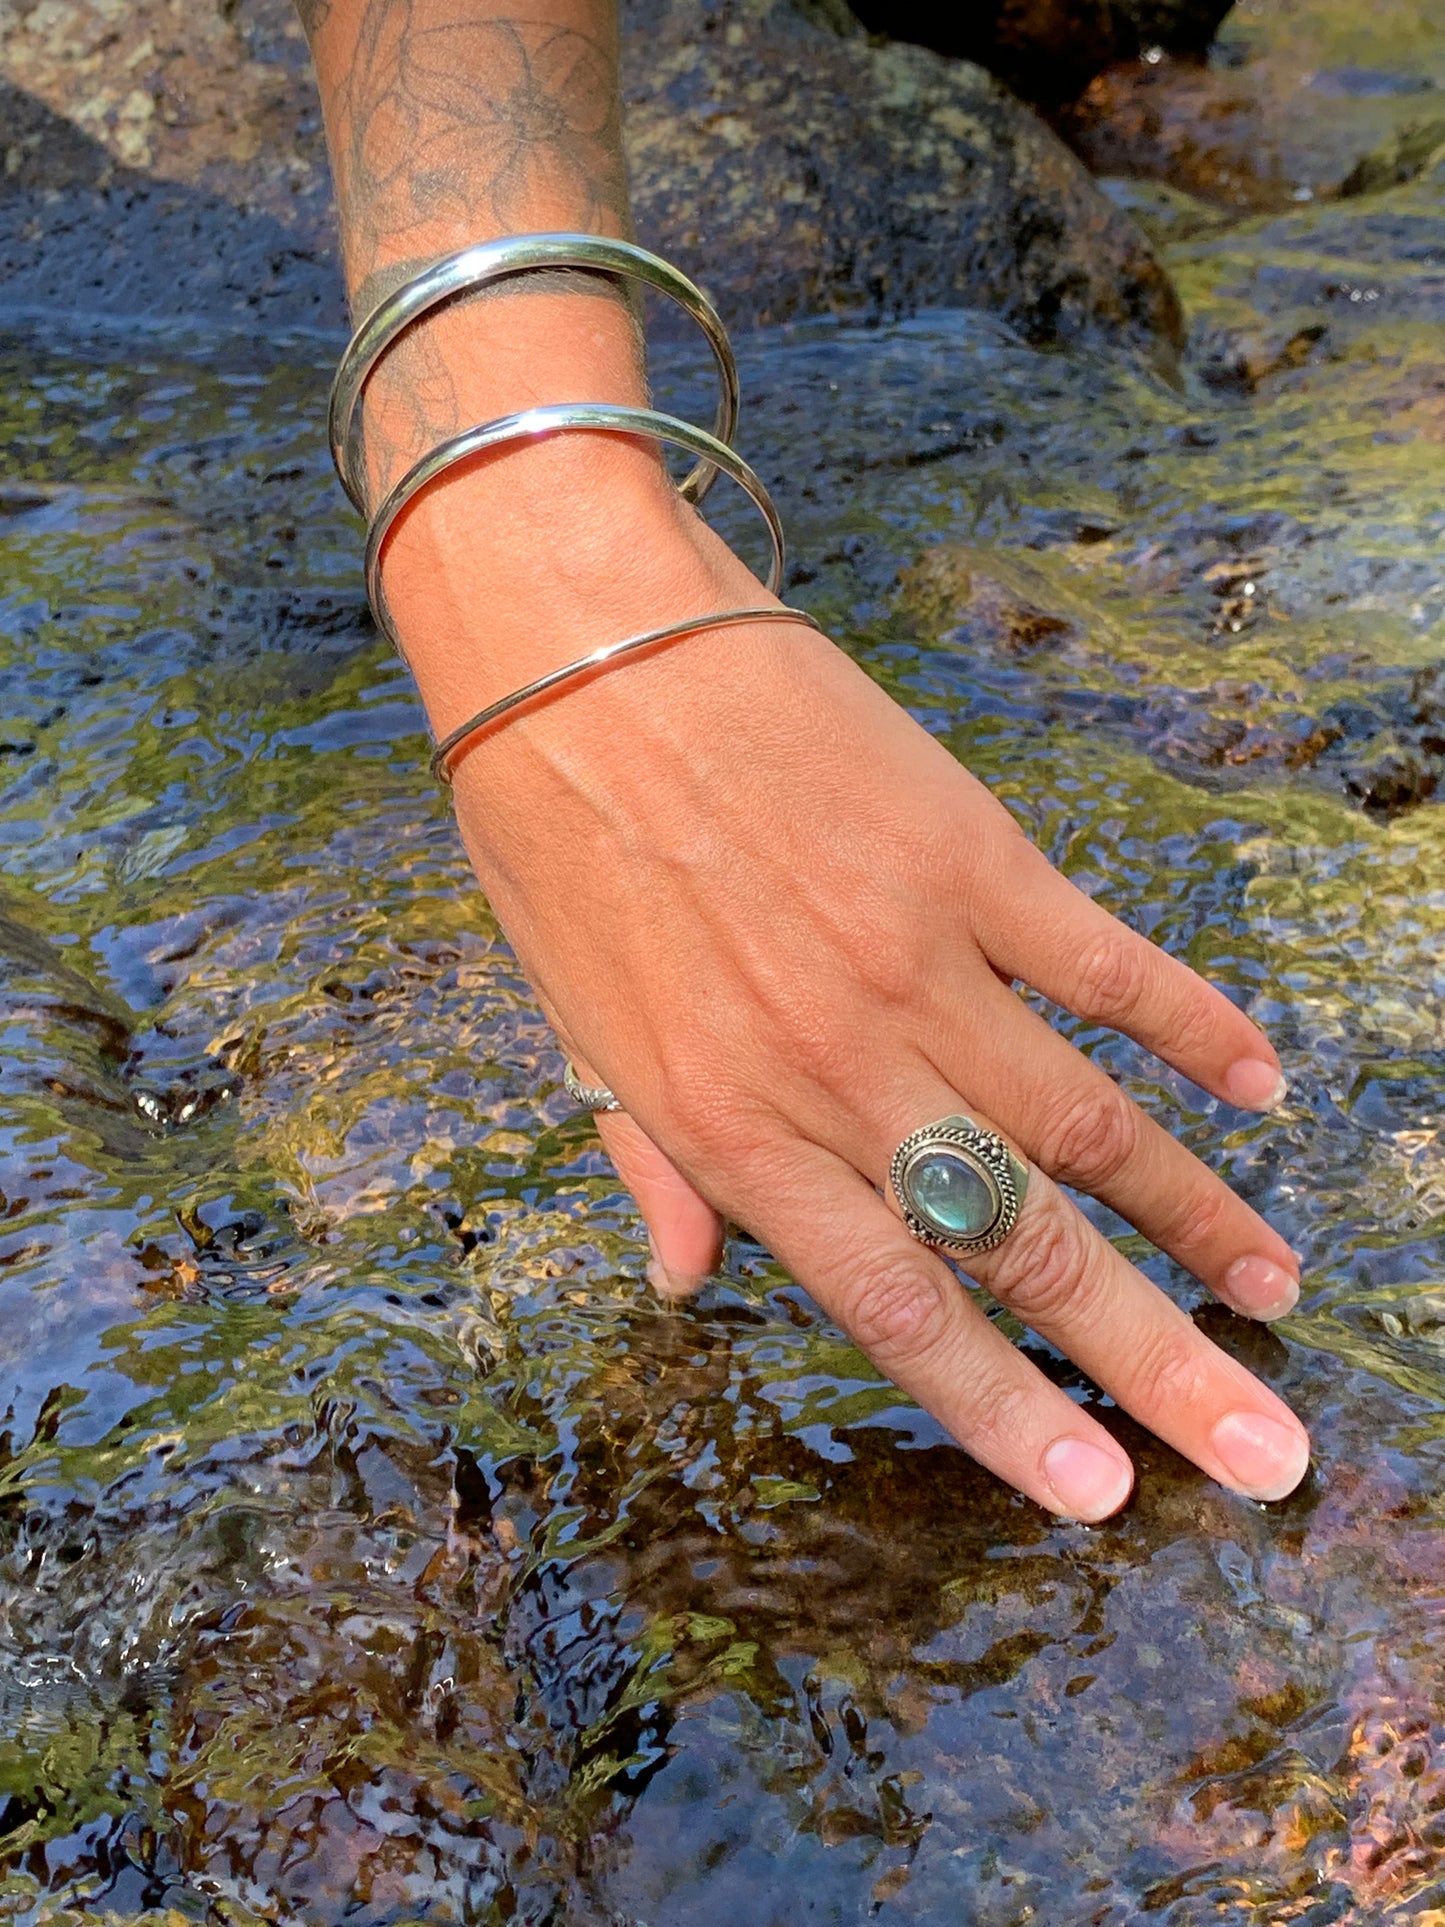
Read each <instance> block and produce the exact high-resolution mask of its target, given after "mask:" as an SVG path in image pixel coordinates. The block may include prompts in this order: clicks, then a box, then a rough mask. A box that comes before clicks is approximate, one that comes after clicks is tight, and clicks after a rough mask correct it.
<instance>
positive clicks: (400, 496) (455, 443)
mask: <svg viewBox="0 0 1445 1927" xmlns="http://www.w3.org/2000/svg"><path fill="white" fill-rule="evenodd" d="M569 429H585V430H587V431H588V432H589V433H591V434H598V435H641V436H643V437H645V438H646V439H648V440H650V441H655V442H667V443H671V444H672V445H673V446H674V447H676V448H685V449H688V450H690V451H691V453H693V454H695V455H701V456H702V457H703V458H704V459H705V460H706V461H708V462H710V463H711V464H712V466H713V467H714V468H720V469H721V470H722V472H723V473H724V475H730V476H731V477H732V479H733V480H734V481H735V482H736V483H737V485H738V487H739V488H740V489H742V491H743V492H744V494H745V495H748V496H749V497H751V499H752V501H753V503H754V505H755V506H756V508H757V510H758V512H759V514H760V515H761V516H762V518H763V520H764V521H765V522H766V523H767V525H768V537H769V540H770V541H771V543H772V560H771V562H770V564H769V567H768V575H767V588H768V593H769V594H770V595H776V594H777V593H778V591H779V589H780V588H781V587H782V583H783V566H784V548H783V525H782V523H781V522H780V521H779V520H778V511H777V510H776V509H775V508H774V507H773V503H772V498H771V496H770V495H769V494H768V491H767V490H766V489H765V488H764V487H763V484H762V482H761V481H760V480H759V479H758V477H757V476H756V475H755V474H754V473H753V471H752V469H751V468H749V466H748V464H747V463H746V462H745V461H744V460H743V458H742V456H741V455H738V454H735V453H734V451H733V450H732V449H730V448H729V447H728V446H727V444H726V443H725V442H720V441H719V440H718V439H717V437H716V436H715V435H709V433H708V432H707V430H706V429H705V428H694V427H693V425H692V424H691V422H684V421H679V420H678V419H677V417H676V416H675V415H660V414H659V413H658V412H657V410H656V409H654V408H623V407H620V406H618V405H617V404H616V403H613V402H601V401H578V402H561V403H558V404H554V405H553V406H551V407H548V408H528V409H525V410H524V411H523V412H522V413H521V414H520V415H503V416H501V417H500V418H499V419H498V420H497V421H494V422H483V423H482V424H481V425H480V426H479V427H477V428H469V429H467V430H466V432H465V433H464V434H461V435H453V436H452V437H451V439H450V440H449V441H445V442H442V443H441V444H440V446H439V447H437V448H434V449H433V450H432V451H431V453H430V454H429V455H423V457H422V458H421V460H420V461H419V462H417V463H415V464H414V465H413V466H412V467H411V468H409V469H408V470H407V472H406V474H405V475H403V476H402V478H401V480H400V481H399V482H398V483H397V485H396V487H395V488H394V489H393V490H392V491H391V493H390V495H388V496H387V498H386V500H385V501H384V502H383V503H382V505H381V507H380V508H379V509H378V510H377V511H376V519H375V520H374V521H373V522H372V525H371V533H370V535H369V536H368V537H367V541H366V593H367V594H368V596H370V598H371V607H372V611H373V613H374V614H375V616H376V620H377V625H378V627H379V628H380V629H381V631H382V633H383V634H384V635H385V636H387V637H388V638H389V639H390V641H391V642H392V643H393V644H394V645H395V647H396V649H397V652H398V653H399V654H400V655H402V656H403V657H405V653H406V652H405V651H404V650H403V649H402V646H401V641H400V638H399V637H398V635H397V633H396V628H395V625H394V624H393V622H392V620H391V613H390V611H389V610H388V608H387V606H386V595H385V592H384V590H383V588H382V582H381V557H382V551H383V549H384V548H385V547H386V538H387V536H388V535H389V534H390V533H391V530H392V526H393V524H394V523H395V521H396V518H397V517H398V516H399V515H400V514H401V512H402V510H403V509H404V508H405V507H406V505H407V504H408V502H410V501H411V500H412V499H413V497H415V496H416V495H418V494H420V492H421V491H422V489H424V488H425V487H426V486H427V484H428V483H429V482H434V481H435V480H436V479H437V477H438V476H439V475H442V474H444V473H445V472H446V470H447V469H449V468H455V466H456V465H457V463H458V462H465V461H467V460H469V459H470V457H472V456H473V455H480V454H482V453H483V452H484V451H485V450H487V449H497V448H506V447H508V446H510V445H512V444H514V443H517V442H536V441H541V440H543V439H544V438H545V437H547V436H549V435H557V434H561V433H563V432H564V431H566V430H569Z"/></svg>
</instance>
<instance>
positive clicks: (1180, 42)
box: [854, 0, 1232, 106]
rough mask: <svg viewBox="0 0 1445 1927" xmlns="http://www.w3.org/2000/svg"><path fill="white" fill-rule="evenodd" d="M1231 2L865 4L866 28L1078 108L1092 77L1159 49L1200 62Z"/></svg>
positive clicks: (923, 0) (877, 0)
mask: <svg viewBox="0 0 1445 1927" xmlns="http://www.w3.org/2000/svg"><path fill="white" fill-rule="evenodd" d="M1231 4H1232V0H992V4H989V5H985V6H956V7H952V8H947V9H940V8H938V7H937V6H935V5H932V4H930V0H891V4H885V0H859V4H857V5H856V6H855V8H854V11H855V12H856V13H857V15H858V17H859V19H860V20H862V21H863V23H864V25H865V26H866V27H868V28H869V29H870V31H872V32H875V33H886V34H890V35H891V36H892V37H893V38H894V39H897V40H911V41H916V42H917V44H918V45H919V46H921V47H931V48H933V49H934V51H935V52H937V53H941V54H948V55H951V56H953V57H954V58H961V59H964V60H975V61H977V62H978V63H979V65H980V66H983V67H987V68H988V69H989V71H990V72H991V73H995V74H997V75H998V76H999V77H1000V78H1001V79H1003V80H1006V81H1007V82H1008V84H1009V86H1010V87H1012V88H1013V90H1014V91H1015V93H1017V94H1020V95H1022V96H1023V98H1024V99H1025V100H1032V101H1036V102H1038V103H1039V104H1041V105H1047V106H1053V105H1057V104H1058V103H1060V102H1062V101H1066V100H1072V99H1073V98H1074V97H1075V96H1076V95H1077V94H1079V93H1081V92H1082V91H1083V89H1084V88H1085V87H1086V86H1087V85H1088V83H1089V82H1090V81H1091V80H1092V79H1093V78H1094V76H1095V74H1098V73H1101V72H1102V71H1103V70H1104V68H1105V67H1108V66H1111V65H1112V64H1113V63H1114V62H1116V61H1120V60H1131V59H1132V60H1137V59H1138V58H1139V56H1140V55H1141V54H1143V53H1146V52H1148V51H1151V50H1152V49H1154V48H1162V49H1163V50H1164V51H1165V52H1166V53H1171V54H1178V55H1183V56H1186V57H1189V58H1193V59H1199V58H1200V57H1202V55H1203V54H1204V53H1205V51H1206V49H1207V48H1208V46H1209V43H1210V42H1211V41H1212V40H1213V38H1214V36H1215V33H1216V31H1217V30H1218V27H1219V23H1220V21H1221V20H1223V18H1224V16H1225V15H1226V14H1227V13H1228V12H1229V9H1230V6H1231Z"/></svg>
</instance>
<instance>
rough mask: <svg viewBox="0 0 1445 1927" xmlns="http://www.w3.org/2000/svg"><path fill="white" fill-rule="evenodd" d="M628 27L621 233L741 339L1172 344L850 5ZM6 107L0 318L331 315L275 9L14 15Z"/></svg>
mask: <svg viewBox="0 0 1445 1927" xmlns="http://www.w3.org/2000/svg"><path fill="white" fill-rule="evenodd" d="M801 4H802V0H800V5H801ZM623 23H624V80H625V90H626V98H627V128H626V133H627V144H628V158H629V163H630V168H631V174H632V180H633V184H634V190H635V195H636V202H637V217H638V227H639V231H640V234H641V236H642V238H643V239H644V240H645V241H647V242H648V243H649V244H650V245H652V246H654V247H656V248H658V249H659V250H660V251H661V252H662V253H664V254H667V255H669V256H670V257H672V258H673V259H675V260H677V261H678V262H679V263H680V265H682V266H683V267H685V268H687V269H688V270H690V271H691V272H693V273H694V274H696V275H698V276H699V277H700V278H701V279H703V280H704V281H705V282H706V284H707V285H708V287H709V289H710V290H711V291H712V293H713V294H714V296H715V297H716V298H717V300H718V302H719V304H720V306H721V307H722V308H723V310H724V312H725V314H726V316H727V318H728V319H729V320H730V321H731V322H733V323H734V324H741V325H750V324H755V323H760V322H766V321H776V320H782V319H786V318H788V317H791V316H794V315H801V314H810V313H819V312H823V313H830V312H835V311H839V310H856V311H862V312H865V313H866V312H873V313H892V312H898V311H901V310H906V309H909V308H911V307H914V306H920V305H926V304H940V303H942V304H949V305H955V306H957V305H965V306H976V307H981V308H986V309H988V310H990V311H991V312H993V313H995V314H999V315H1001V316H1003V317H1004V318H1005V319H1006V320H1007V321H1008V322H1009V323H1010V324H1011V325H1013V326H1015V327H1017V328H1018V329H1019V330H1020V331H1021V332H1022V333H1023V334H1025V335H1026V336H1027V337H1028V338H1029V339H1030V340H1035V341H1054V340H1067V339H1070V338H1072V337H1075V336H1077V335H1079V334H1081V333H1086V332H1090V331H1102V332H1104V333H1107V334H1111V335H1114V336H1116V337H1118V338H1120V339H1121V340H1124V341H1126V342H1129V343H1132V344H1135V345H1138V346H1140V347H1142V348H1144V349H1146V350H1150V351H1152V352H1153V353H1154V354H1155V356H1156V358H1160V357H1162V358H1163V359H1166V360H1167V359H1168V357H1169V356H1170V354H1171V353H1172V351H1173V349H1174V348H1175V347H1176V346H1177V345H1178V341H1179V334H1180V323H1179V309H1178V304H1177V302H1176V300H1175V297H1174V293H1173V289H1172V287H1171V286H1170V283H1169V280H1168V277H1167V276H1166V275H1165V274H1164V272H1163V271H1162V269H1161V268H1160V267H1159V265H1158V263H1157V261H1156V260H1155V258H1154V256H1153V254H1152V252H1151V251H1150V248H1149V245H1148V243H1147V242H1146V241H1145V240H1144V238H1143V237H1142V236H1141V235H1140V233H1139V231H1138V229H1137V228H1136V227H1135V226H1134V225H1133V224H1132V223H1131V222H1130V221H1129V220H1128V218H1127V217H1126V216H1125V215H1124V214H1123V213H1121V212H1120V211H1119V210H1118V209H1116V208H1115V207H1114V206H1113V205H1112V204H1111V203H1110V202H1109V201H1108V199H1107V198H1106V197H1105V196H1104V195H1103V194H1101V193H1100V192H1099V190H1098V189H1097V188H1096V187H1095V185H1094V183H1093V182H1092V181H1091V180H1090V179H1089V177H1088V175H1087V174H1086V172H1085V171H1084V169H1083V168H1081V167H1080V166H1079V164H1078V163H1077V161H1076V160H1075V159H1074V158H1073V156H1072V155H1071V154H1069V153H1068V151H1067V150H1066V149H1065V148H1064V147H1063V146H1062V145H1061V143H1060V142H1059V141H1058V140H1057V139H1056V138H1055V137H1054V135H1053V134H1051V133H1050V132H1049V130H1048V129H1047V128H1045V127H1044V126H1043V124H1042V123H1041V122H1040V121H1038V120H1037V119H1036V118H1035V117H1034V116H1033V115H1032V114H1031V113H1030V112H1029V111H1028V110H1027V109H1026V108H1024V107H1022V106H1021V105H1020V104H1019V103H1018V102H1017V101H1016V100H1015V99H1013V98H1012V97H1011V96H1010V95H1009V94H1007V93H1006V92H1005V91H1004V89H1003V88H1002V87H1000V86H999V85H998V84H997V82H995V81H994V80H992V79H990V78H989V77H988V76H987V75H986V74H985V73H983V72H982V70H981V69H979V68H977V67H973V66H969V65H967V64H964V63H960V62H955V61H948V60H945V59H943V58H941V57H940V56H938V55H935V54H930V53H927V52H925V51H923V50H922V49H920V48H917V47H902V46H895V47H879V46H876V45H874V44H872V43H871V42H870V41H869V40H868V38H867V37H866V35H864V34H863V33H862V31H861V29H860V28H859V27H858V24H857V22H856V21H855V20H854V19H853V17H852V15H851V14H850V13H849V12H848V9H847V7H846V6H845V5H843V4H842V0H832V3H831V4H829V5H824V4H823V0H809V3H808V6H807V14H806V16H805V13H804V12H803V11H800V10H798V9H795V8H794V7H793V6H791V5H789V4H787V3H786V0H774V3H773V4H761V5H741V4H728V3H727V0H725V4H723V5H721V6H708V7H704V6H703V5H701V4H698V0H677V4H668V3H667V0H634V4H631V5H629V6H627V7H625V8H624V12H623ZM0 115H3V119H4V123H5V127H6V156H7V158H6V163H5V173H4V176H3V178H0V271H3V275H4V285H5V290H6V297H7V300H8V301H10V302H11V303H20V304H28V305H39V306H44V307H60V308H64V309H67V310H74V309H77V308H79V309H81V310H82V311H97V312H103V313H107V314H114V313H122V314H146V315H204V316H207V317H226V318H235V319H238V320H245V321H247V322H248V323H250V322H253V321H256V320H259V321H261V322H262V323H264V325H267V326H272V327H275V326H287V325H294V324H296V323H298V322H299V323H308V324H314V323H318V322H319V323H324V324H330V325H337V326H339V325H341V324H342V322H343V321H344V302H343V299H342V293H341V284H340V271H339V265H338V255H337V247H336V239H335V228H334V219H333V215H332V210H331V205H330V188H329V178H328V174H327V168H326V160H325V152H324V144H323V140H322V132H321V125H320V116H319V113H318V111H317V104H316V98H315V90H314V87H313V84H312V80H311V74H310V67H309V62H308V59H307V54H306V47H305V42H304V40H303V38H302V36H301V33H300V29H299V26H298V25H297V23H296V21H295V19H294V17H293V14H292V10H291V8H290V6H289V4H288V0H239V4H235V5H228V4H222V0H200V3H199V4H196V5H192V6H182V5H180V4H178V0H143V3H142V4H136V5H133V6H130V7H126V8H124V9H121V8H117V7H115V6H113V5H111V4H108V0H65V4H63V5H61V4H55V5H50V4H47V5H44V6H34V5H26V6H23V7H22V8H18V9H14V10H11V11H10V12H9V13H8V15H7V16H6V17H5V18H4V19H3V20H0Z"/></svg>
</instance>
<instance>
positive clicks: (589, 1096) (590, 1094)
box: [562, 1064, 622, 1111]
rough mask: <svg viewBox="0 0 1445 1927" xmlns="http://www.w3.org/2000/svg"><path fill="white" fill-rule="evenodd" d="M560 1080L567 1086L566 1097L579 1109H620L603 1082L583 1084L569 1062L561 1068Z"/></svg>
mask: <svg viewBox="0 0 1445 1927" xmlns="http://www.w3.org/2000/svg"><path fill="white" fill-rule="evenodd" d="M562 1082H563V1083H564V1084H565V1085H566V1087H567V1095H568V1097H570V1098H571V1099H572V1100H573V1101H574V1103H575V1104H576V1106H577V1108H578V1110H579V1111H620V1110H621V1109H622V1106H621V1105H620V1104H619V1103H618V1101H617V1098H616V1096H615V1095H614V1093H613V1092H611V1091H609V1090H608V1088H607V1086H606V1085H605V1084H584V1083H583V1082H582V1079H581V1078H580V1077H579V1076H578V1075H577V1073H576V1071H575V1070H574V1069H573V1067H572V1065H571V1064H568V1065H567V1066H566V1068H565V1069H564V1070H563V1072H562Z"/></svg>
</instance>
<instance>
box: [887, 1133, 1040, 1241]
mask: <svg viewBox="0 0 1445 1927" xmlns="http://www.w3.org/2000/svg"><path fill="white" fill-rule="evenodd" d="M888 1177H889V1182H890V1183H891V1184H892V1186H893V1195H894V1197H895V1198H897V1200H898V1208H899V1210H900V1211H901V1212H902V1213H903V1222H904V1224H906V1225H907V1227H908V1229H909V1230H910V1231H911V1232H912V1233H913V1235H914V1237H915V1238H917V1239H919V1240H920V1241H921V1242H922V1243H923V1244H926V1245H942V1246H944V1247H945V1249H947V1250H949V1251H959V1252H974V1251H992V1250H993V1248H994V1246H995V1245H1001V1244H1002V1243H1003V1241H1004V1239H1005V1238H1006V1237H1007V1236H1008V1234H1009V1233H1010V1231H1012V1230H1013V1228H1014V1223H1015V1221H1016V1220H1017V1218H1018V1215H1019V1207H1020V1205H1022V1203H1023V1201H1024V1193H1025V1192H1026V1191H1027V1190H1028V1185H1029V1173H1028V1166H1027V1165H1025V1164H1021V1163H1020V1162H1019V1160H1018V1159H1017V1158H1016V1157H1015V1156H1014V1154H1013V1152H1012V1151H1011V1150H1010V1149H1009V1148H1008V1146H1007V1145H1006V1144H1005V1143H1004V1141H1003V1139H1002V1138H1001V1137H999V1136H998V1135H997V1134H996V1133H995V1132H993V1131H985V1130H983V1129H982V1128H981V1127H980V1126H979V1125H977V1124H975V1123H974V1121H973V1119H972V1118H971V1117H963V1116H956V1117H944V1118H940V1119H939V1121H938V1123H937V1124H926V1125H925V1126H924V1127H923V1129H922V1130H921V1131H915V1132H914V1133H913V1135H912V1136H911V1137H906V1138H904V1140H903V1142H902V1143H901V1144H900V1145H899V1147H898V1149H897V1150H896V1151H895V1152H894V1153H893V1162H892V1164H891V1165H890V1167H889V1171H888Z"/></svg>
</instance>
